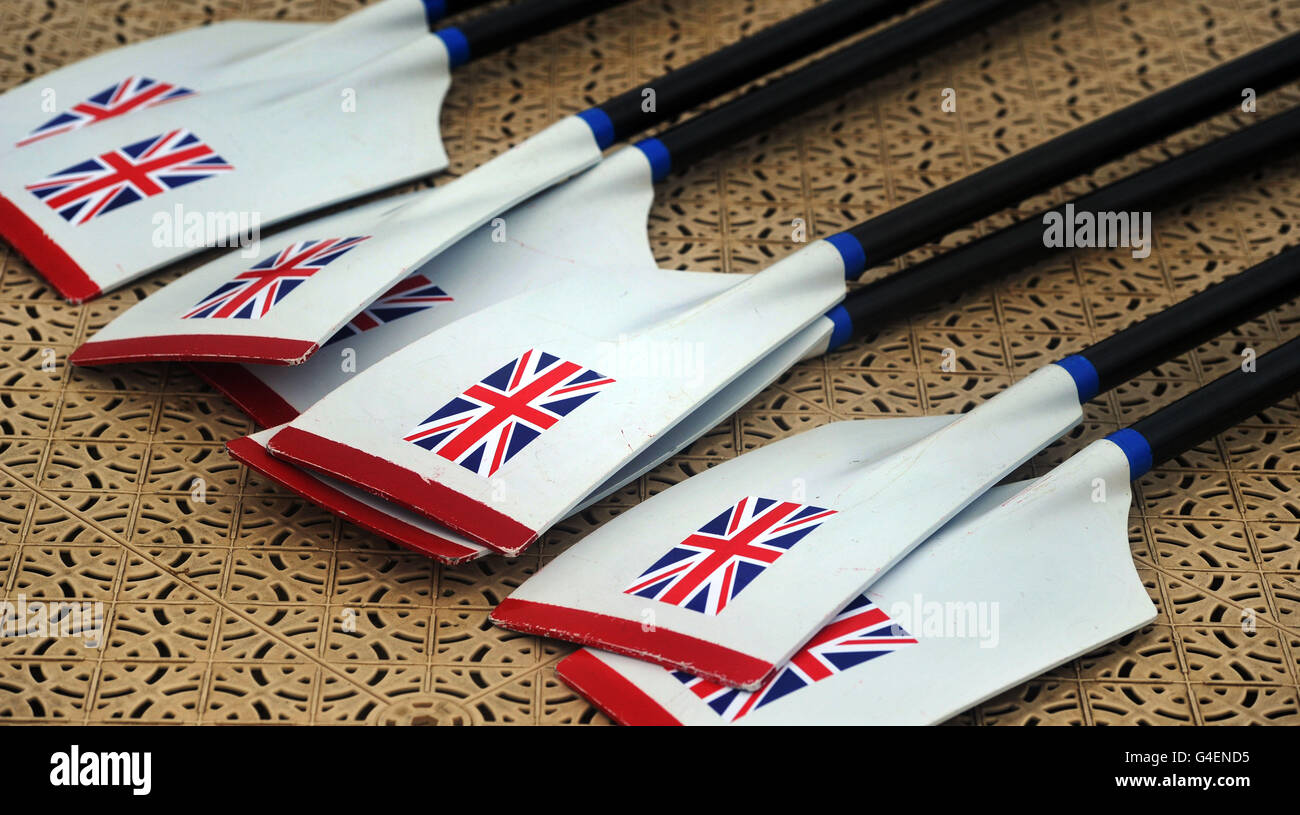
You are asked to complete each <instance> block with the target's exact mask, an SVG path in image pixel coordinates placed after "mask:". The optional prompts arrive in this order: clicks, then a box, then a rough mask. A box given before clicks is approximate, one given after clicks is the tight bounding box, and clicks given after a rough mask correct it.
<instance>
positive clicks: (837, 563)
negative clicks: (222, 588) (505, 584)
mask: <svg viewBox="0 0 1300 815" xmlns="http://www.w3.org/2000/svg"><path fill="white" fill-rule="evenodd" d="M1076 394H1077V392H1076V390H1075V387H1074V381H1073V379H1072V378H1071V377H1070V376H1069V374H1067V373H1066V372H1065V371H1064V370H1062V369H1059V368H1058V367H1057V366H1048V368H1047V369H1044V370H1042V371H1039V372H1038V373H1035V374H1034V375H1033V376H1031V377H1028V378H1027V379H1025V380H1024V381H1022V382H1021V383H1019V384H1018V385H1016V386H1015V387H1014V388H1013V389H1010V390H1008V391H1007V392H1005V393H1003V394H1000V395H999V396H997V397H995V398H994V399H992V400H990V401H989V402H987V403H985V404H984V405H981V406H980V407H979V408H977V409H976V410H974V411H972V412H970V413H967V414H964V415H962V416H960V417H958V418H956V419H954V420H952V421H950V422H945V423H944V424H943V425H942V426H940V427H937V428H936V429H934V431H933V432H932V433H928V434H926V435H924V436H923V437H919V438H914V439H912V440H911V441H910V443H909V444H907V445H906V446H901V447H899V448H897V449H896V450H894V451H893V452H891V453H889V454H888V455H883V456H878V457H873V458H871V459H864V458H862V457H861V455H860V452H859V451H860V450H861V445H860V444H859V443H857V442H855V441H854V440H853V439H854V436H853V434H856V433H863V434H870V433H874V432H880V431H877V430H876V429H875V426H876V425H877V422H875V421H870V422H864V423H849V424H846V425H844V426H843V428H842V429H841V428H837V429H836V430H827V429H822V430H818V431H814V433H812V434H804V435H801V436H796V437H793V438H790V439H785V440H782V441H780V442H778V443H776V444H773V445H770V446H768V447H766V448H763V449H761V450H759V451H756V452H754V453H749V454H746V455H744V456H741V457H740V458H737V459H734V460H732V461H729V462H726V463H724V464H721V465H719V466H717V467H714V468H712V469H711V470H709V471H708V472H705V473H702V474H700V475H699V476H697V477H695V478H692V479H691V480H689V481H686V482H684V483H682V484H679V485H677V486H675V487H674V488H672V489H670V490H668V491H666V492H664V493H662V494H661V495H658V496H655V497H654V498H653V499H651V500H650V501H647V502H646V503H644V504H642V505H641V506H639V507H637V508H635V509H633V510H631V511H630V512H628V513H625V514H624V515H623V516H620V518H618V519H616V521H615V522H612V523H610V524H607V525H606V526H605V527H603V528H602V529H600V530H597V531H596V532H595V533H593V534H592V535H590V536H588V537H587V538H586V539H585V540H584V541H582V542H581V543H580V544H578V545H577V546H576V547H574V548H573V549H571V550H569V551H568V552H566V553H565V554H564V555H562V556H561V557H559V558H557V559H556V560H555V561H554V562H553V563H551V564H549V565H548V566H547V567H546V568H545V569H543V570H542V571H541V572H540V573H539V574H537V575H535V576H534V577H532V578H530V579H529V580H528V581H526V582H525V583H524V585H523V586H521V587H520V588H519V589H518V590H516V591H515V592H514V593H513V594H512V595H511V597H510V598H508V599H507V600H506V601H505V602H504V603H503V604H502V605H501V606H500V607H499V608H498V609H497V611H496V612H495V614H494V619H496V620H497V621H498V622H500V624H502V625H504V626H505V627H507V628H514V629H517V630H524V631H530V632H535V633H549V634H550V635H551V636H558V637H560V638H562V639H570V640H573V641H576V642H581V643H584V644H588V645H595V646H597V647H599V648H602V649H605V650H609V651H614V652H617V653H624V654H631V655H634V656H637V657H640V658H646V659H652V660H654V661H657V662H660V663H661V664H664V665H669V666H674V667H679V668H682V669H684V670H689V671H691V672H693V673H696V674H699V675H702V676H707V677H709V678H711V679H715V680H717V681H720V682H723V683H725V684H731V685H735V686H736V687H743V688H746V689H749V690H753V689H755V688H757V687H758V686H759V685H760V684H761V683H762V682H763V681H765V680H766V679H767V678H768V677H769V675H770V674H771V673H772V672H773V671H774V670H776V666H778V665H780V664H782V663H784V662H785V661H786V660H788V659H789V657H790V655H791V654H793V653H794V651H795V650H796V649H797V648H798V647H799V646H800V645H801V644H802V643H803V642H804V641H805V640H807V638H808V637H810V636H811V635H812V634H813V632H815V631H817V630H818V629H820V628H821V627H822V626H823V625H825V624H826V622H827V621H828V620H830V619H831V618H832V617H833V616H834V614H835V613H836V612H837V611H838V610H839V609H840V608H842V607H843V606H844V605H845V604H847V603H848V602H850V601H851V600H852V598H853V597H855V596H856V595H858V594H860V593H861V592H862V591H863V589H865V588H866V587H867V586H869V585H870V584H871V583H872V582H873V581H874V580H876V579H877V578H879V577H880V576H881V575H882V574H884V573H885V572H886V571H887V570H888V569H889V568H890V567H891V566H893V565H894V564H895V563H896V562H897V561H898V560H899V559H901V558H902V557H903V556H905V555H906V554H907V552H908V551H910V550H911V549H912V547H914V546H916V545H917V544H919V543H920V542H921V541H923V540H925V539H926V538H927V537H929V536H930V535H931V534H932V533H933V532H934V531H935V530H936V529H938V528H939V527H940V526H942V525H943V524H944V523H945V522H947V521H948V520H949V519H950V518H952V517H953V516H954V515H956V514H957V513H958V512H959V511H961V509H963V508H964V507H965V506H967V505H968V504H970V502H971V501H973V500H975V499H976V498H978V497H979V495H981V494H982V493H983V492H984V491H985V490H987V489H988V488H989V487H991V486H993V485H994V484H996V483H997V482H998V481H999V480H1001V479H1002V478H1003V477H1005V476H1006V475H1007V474H1008V473H1010V472H1011V471H1012V470H1013V469H1015V467H1017V466H1019V465H1020V464H1021V463H1023V462H1024V461H1025V460H1027V459H1028V458H1029V457H1030V456H1031V455H1033V454H1034V453H1035V452H1037V451H1038V450H1040V449H1042V448H1043V447H1045V446H1047V444H1049V443H1050V442H1051V441H1053V440H1054V439H1056V438H1057V437H1059V436H1060V435H1061V434H1063V433H1064V432H1065V431H1066V430H1068V429H1069V427H1071V426H1072V425H1073V424H1075V423H1076V422H1077V421H1078V420H1079V418H1080V407H1079V403H1078V399H1077V396H1076ZM834 433H843V434H846V436H847V438H846V439H842V440H840V439H834V438H829V436H830V435H831V434H834ZM792 485H803V489H802V491H800V492H798V493H796V492H795V491H794V489H793V486H792ZM720 523H721V524H722V527H719V526H718V524H720ZM645 529H653V530H655V534H653V535H646V534H645V532H644V530H645ZM805 538H806V540H805ZM710 541H712V544H711V545H706V544H709V542H710ZM796 544H797V545H796ZM647 614H649V615H653V617H654V618H655V621H656V622H655V626H654V630H653V631H647V630H645V629H644V627H643V626H642V621H643V620H644V619H645V617H646V615H647Z"/></svg>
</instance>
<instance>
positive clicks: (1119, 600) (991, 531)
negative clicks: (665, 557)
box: [557, 442, 1156, 725]
mask: <svg viewBox="0 0 1300 815" xmlns="http://www.w3.org/2000/svg"><path fill="white" fill-rule="evenodd" d="M1099 483H1100V484H1103V485H1104V487H1099V486H1098V484H1099ZM1102 495H1104V498H1102V499H1101V500H1098V498H1099V497H1100V496H1102ZM1129 498H1130V493H1129V487H1128V462H1127V459H1126V458H1125V457H1124V454H1123V452H1121V451H1120V450H1119V448H1117V447H1115V446H1114V445H1113V444H1111V443H1110V442H1099V443H1097V444H1095V445H1093V446H1092V447H1089V448H1088V449H1087V450H1085V451H1084V452H1082V453H1080V454H1079V455H1077V456H1075V457H1074V458H1072V459H1071V460H1070V461H1068V462H1067V463H1066V464H1064V465H1062V466H1061V467H1059V468H1057V469H1056V470H1055V471H1053V472H1052V473H1050V474H1049V475H1047V476H1045V477H1044V478H1042V479H1040V480H1038V481H1037V482H1029V483H1022V484H1017V485H1011V486H1007V487H998V488H995V489H993V490H991V491H990V492H989V493H987V494H986V495H985V496H983V497H982V498H981V499H980V500H979V501H977V502H976V503H975V504H973V505H971V506H970V507H969V508H967V509H966V510H965V511H964V512H962V513H961V514H960V515H958V516H957V517H956V518H954V519H953V520H952V521H951V522H949V523H948V524H947V525H946V526H945V527H944V528H943V529H942V530H940V531H939V532H938V533H937V534H936V535H934V536H933V537H931V538H930V539H929V540H928V541H926V543H925V544H924V545H923V546H921V547H920V548H919V549H918V550H917V551H915V552H913V553H912V554H911V555H909V556H908V557H907V558H906V559H904V560H903V562H902V563H900V564H898V565H897V566H896V567H894V569H893V570H891V571H890V572H889V574H888V575H886V576H885V577H883V578H882V579H881V580H879V581H878V582H877V583H876V584H875V585H874V586H873V587H872V589H871V591H869V592H868V593H867V594H865V595H862V596H861V597H859V598H858V599H857V600H856V601H855V602H854V603H853V604H852V605H851V606H850V607H848V608H846V609H844V610H843V611H841V612H840V613H839V614H838V615H836V618H835V619H834V621H833V622H831V623H830V624H829V625H828V626H827V627H826V628H824V629H823V630H822V631H820V632H819V633H818V635H817V636H816V637H815V638H814V639H813V641H811V642H810V643H808V644H807V645H805V646H804V647H803V648H801V649H800V650H799V652H798V653H797V654H796V655H795V657H794V659H793V660H792V661H791V662H789V663H788V664H786V665H784V666H783V667H782V668H781V669H780V671H779V672H778V673H777V674H776V675H775V676H774V677H773V678H772V679H770V680H769V681H768V682H767V683H765V684H764V685H763V687H761V688H760V689H759V690H757V691H755V692H748V691H742V690H737V689H735V688H731V687H728V686H725V685H721V684H717V683H713V682H710V681H708V680H703V679H698V678H696V677H694V676H691V675H688V674H686V673H682V672H679V671H671V670H667V669H665V668H661V667H659V666H657V665H653V664H650V663H648V662H643V661H641V660H637V659H632V658H629V657H626V656H617V655H614V654H610V653H605V652H599V651H589V650H584V651H579V652H578V653H576V654H574V655H573V656H571V657H569V658H568V659H566V660H564V661H563V662H561V663H560V665H559V666H558V668H557V671H558V673H559V674H560V676H561V678H563V679H564V681H565V682H567V683H569V684H570V685H572V686H573V687H574V688H575V689H577V690H578V691H579V692H580V693H582V694H583V695H584V696H586V697H587V698H588V699H590V700H592V701H593V702H594V703H595V704H596V705H597V706H598V707H600V708H601V709H602V710H604V711H605V712H606V713H608V714H609V715H610V716H611V717H613V718H614V719H615V720H617V721H619V722H622V723H624V724H640V725H646V724H692V725H728V724H752V725H775V724H782V725H794V724H813V725H845V724H857V725H868V724H871V725H885V724H892V725H920V724H937V723H939V722H942V721H945V720H947V719H948V718H950V717H952V716H954V715H956V714H958V713H960V712H961V711H963V710H966V709H968V708H970V707H972V706H974V705H977V704H979V703H980V702H982V701H984V700H986V699H988V698H990V697H993V696H995V695H997V694H998V693H1001V692H1002V691H1004V690H1006V689H1008V688H1011V687H1014V686H1015V685H1017V684H1019V683H1020V682H1023V681H1024V680H1026V679H1030V678H1032V677H1034V676H1037V675H1039V674H1041V673H1043V672H1044V671H1047V670H1049V669H1051V668H1052V667H1055V666H1056V665H1059V664H1061V663H1063V662H1067V661H1069V660H1071V659H1073V658H1075V657H1078V656H1080V655H1082V654H1085V653H1087V652H1089V651H1091V650H1093V649H1095V648H1097V647H1098V646H1100V645H1102V644H1104V643H1106V642H1109V641H1111V640H1114V639H1116V638H1119V637H1122V636H1124V635H1125V634H1128V633H1130V632H1132V631H1134V630H1136V629H1138V628H1140V627H1142V626H1144V625H1146V624H1147V623H1149V622H1151V620H1153V619H1154V618H1155V616H1156V615H1155V607H1154V606H1153V605H1152V603H1151V600H1150V598H1149V596H1148V595H1147V592H1146V590H1145V589H1144V588H1143V586H1142V583H1141V580H1140V579H1139V578H1138V575H1137V573H1136V571H1135V570H1134V568H1133V562H1132V556H1131V554H1130V550H1129V545H1128V504H1129Z"/></svg>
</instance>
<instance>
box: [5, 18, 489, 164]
mask: <svg viewBox="0 0 1300 815" xmlns="http://www.w3.org/2000/svg"><path fill="white" fill-rule="evenodd" d="M483 2H485V0H425V2H420V0H387V2H381V3H377V4H375V5H373V6H369V7H367V8H363V9H361V10H359V11H357V12H355V13H353V14H350V15H348V16H347V18H346V19H344V20H343V21H341V22H337V23H333V24H324V23H300V22H292V23H290V22H281V21H274V22H262V21H255V20H222V21H218V22H216V23H213V24H212V25H205V26H201V27H198V28H192V29H189V30H186V31H178V32H174V33H170V34H166V35H164V36H161V37H155V38H153V39H151V40H145V41H144V42H138V43H132V44H130V45H124V46H121V47H118V48H114V49H112V50H109V51H105V52H103V53H101V54H96V55H94V56H92V57H88V58H86V59H83V60H81V61H79V62H75V63H73V64H71V65H67V66H64V67H62V68H59V69H57V70H54V71H51V72H50V73H48V74H45V75H44V76H42V77H41V78H40V81H39V82H36V81H32V82H28V83H26V84H24V85H20V86H18V87H16V88H13V89H11V90H9V91H6V92H5V93H3V94H0V152H4V151H8V150H11V149H13V148H16V147H25V146H27V145H29V144H34V143H36V142H40V141H45V140H46V139H50V138H54V137H55V136H61V135H63V134H65V133H70V132H72V131H75V130H80V129H81V128H83V127H87V126H89V125H94V124H99V123H101V122H104V121H107V120H109V119H115V118H117V117H119V116H124V115H127V114H130V113H136V112H139V111H141V110H145V109H148V108H152V107H155V106H157V105H161V104H167V103H173V102H178V101H181V100H193V99H195V98H197V97H198V96H199V95H202V94H205V93H210V92H212V91H214V90H217V89H219V88H224V87H228V86H230V85H234V84H238V83H245V82H252V81H261V80H265V79H267V78H268V76H275V75H278V74H283V73H303V74H306V73H312V72H320V71H328V72H334V71H338V70H340V69H342V68H344V67H345V66H348V67H350V66H355V65H357V64H359V63H360V62H364V61H367V60H370V59H373V58H374V57H376V56H377V55H382V54H384V53H386V52H387V51H390V50H393V49H396V48H400V47H402V46H404V45H407V44H408V43H411V42H413V41H415V40H418V39H423V38H425V37H427V36H428V31H430V30H433V28H434V26H435V25H437V23H438V21H439V20H441V19H442V18H443V17H444V16H446V15H449V14H456V13H458V12H461V11H465V10H466V9H470V8H473V7H475V6H479V5H482V4H483ZM33 113H36V114H37V115H36V116H35V117H33ZM42 113H43V114H44V116H41V115H40V114H42ZM51 114H53V115H51Z"/></svg>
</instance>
